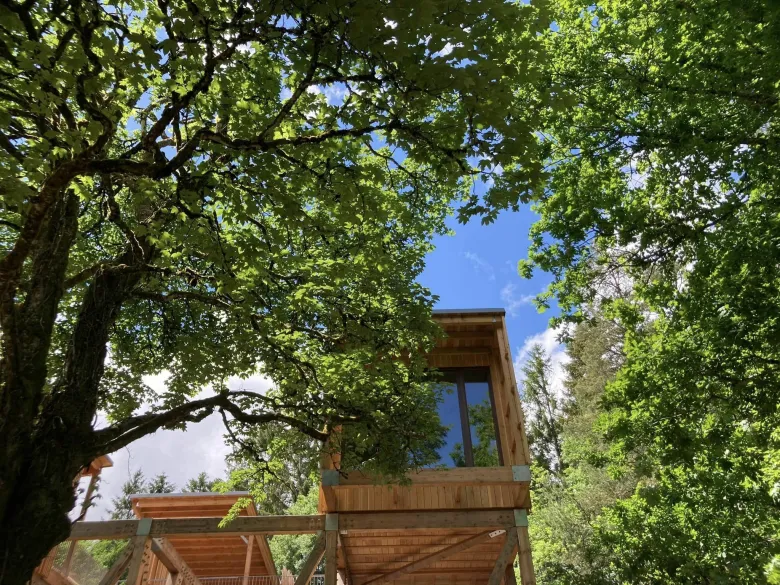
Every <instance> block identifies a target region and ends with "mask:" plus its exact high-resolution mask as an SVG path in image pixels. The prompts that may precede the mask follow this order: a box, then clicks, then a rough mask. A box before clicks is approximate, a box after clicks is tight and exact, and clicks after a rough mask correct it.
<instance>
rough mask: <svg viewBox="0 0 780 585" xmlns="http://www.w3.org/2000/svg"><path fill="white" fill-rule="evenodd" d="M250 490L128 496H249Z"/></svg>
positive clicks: (135, 497)
mask: <svg viewBox="0 0 780 585" xmlns="http://www.w3.org/2000/svg"><path fill="white" fill-rule="evenodd" d="M249 495H250V494H249V492H171V493H168V494H130V495H129V496H128V497H129V498H130V499H131V500H138V499H141V498H181V497H189V496H195V497H209V498H214V497H219V496H224V497H233V498H236V497H239V498H240V497H243V496H249Z"/></svg>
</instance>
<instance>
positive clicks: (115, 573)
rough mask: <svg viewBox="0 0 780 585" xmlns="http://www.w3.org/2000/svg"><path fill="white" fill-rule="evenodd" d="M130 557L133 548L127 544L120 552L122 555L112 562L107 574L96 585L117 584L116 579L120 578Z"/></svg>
mask: <svg viewBox="0 0 780 585" xmlns="http://www.w3.org/2000/svg"><path fill="white" fill-rule="evenodd" d="M132 556H133V547H132V546H131V545H130V544H128V545H127V546H126V547H125V549H124V550H123V551H122V554H121V555H119V558H118V559H117V560H116V561H114V564H113V565H111V568H110V569H108V572H107V573H106V574H105V575H103V578H102V579H101V580H100V583H99V584H98V585H114V583H116V582H117V579H119V577H121V576H122V573H124V572H125V569H126V568H127V565H129V564H130V558H131V557H132Z"/></svg>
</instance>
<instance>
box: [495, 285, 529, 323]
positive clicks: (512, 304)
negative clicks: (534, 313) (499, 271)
mask: <svg viewBox="0 0 780 585" xmlns="http://www.w3.org/2000/svg"><path fill="white" fill-rule="evenodd" d="M534 296H535V295H518V294H517V286H516V285H514V284H512V283H511V282H510V283H507V285H506V286H505V287H504V288H502V289H501V300H502V301H503V303H504V308H505V309H506V312H507V313H509V315H510V316H512V317H517V316H518V315H519V314H520V308H521V307H523V306H525V305H530V304H531V303H532V302H533V300H534Z"/></svg>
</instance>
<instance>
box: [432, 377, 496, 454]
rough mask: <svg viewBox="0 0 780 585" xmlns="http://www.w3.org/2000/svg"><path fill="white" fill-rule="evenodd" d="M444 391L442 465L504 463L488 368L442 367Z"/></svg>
mask: <svg viewBox="0 0 780 585" xmlns="http://www.w3.org/2000/svg"><path fill="white" fill-rule="evenodd" d="M442 380H443V384H444V392H443V393H442V394H443V396H442V401H441V403H440V404H439V418H440V419H441V423H442V424H443V425H444V426H445V427H446V428H447V434H446V436H445V442H444V446H443V447H442V448H441V449H439V465H446V466H448V467H449V466H454V467H495V466H498V465H501V446H500V445H499V443H498V440H497V435H496V416H495V408H494V405H493V395H492V391H491V387H490V370H489V369H488V368H468V369H466V368H458V369H446V370H442Z"/></svg>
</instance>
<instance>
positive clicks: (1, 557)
mask: <svg viewBox="0 0 780 585" xmlns="http://www.w3.org/2000/svg"><path fill="white" fill-rule="evenodd" d="M77 225H78V198H77V196H76V195H75V194H73V193H64V194H63V195H62V197H61V198H59V199H58V200H57V201H56V203H55V204H54V205H52V207H51V209H50V211H49V215H48V216H47V217H46V219H45V221H44V223H43V225H42V226H41V229H40V230H39V232H38V236H37V237H36V239H35V241H34V242H33V245H32V255H31V264H30V276H29V279H28V280H27V282H26V286H25V287H24V290H25V292H24V294H22V295H19V297H20V298H18V299H17V302H16V303H15V304H14V305H12V306H10V307H4V309H5V310H6V313H5V314H4V315H3V321H4V336H5V339H4V340H3V363H2V368H0V370H1V371H2V376H3V379H2V382H3V386H2V390H1V391H0V406H1V409H0V410H1V411H0V444H2V450H0V583H23V582H24V581H25V580H26V579H29V577H30V574H31V573H30V571H31V569H30V567H31V566H32V567H35V566H36V565H37V563H38V561H39V560H40V558H42V556H45V555H46V553H47V552H48V548H47V546H48V545H49V544H51V543H55V544H56V540H57V538H62V536H65V535H67V531H68V521H67V512H68V510H69V509H70V507H71V506H72V505H73V488H72V481H73V477H74V476H75V474H76V473H77V472H78V470H79V467H80V466H79V465H78V464H77V463H74V462H73V459H74V457H73V456H72V455H71V452H70V451H66V450H65V449H64V448H63V447H65V445H62V444H61V441H60V440H58V439H57V437H56V434H57V433H56V432H55V431H56V429H55V428H49V429H47V431H46V434H47V435H50V437H49V439H48V440H47V441H46V442H45V443H42V442H40V440H39V439H40V438H39V436H38V435H39V432H40V429H41V428H42V427H41V422H42V421H41V419H40V414H41V405H42V404H43V401H44V400H45V398H46V391H45V388H46V384H47V379H48V373H47V369H46V366H47V360H48V356H49V348H50V345H51V335H52V330H53V327H54V323H55V321H56V318H57V312H58V306H59V302H60V299H61V298H62V295H63V289H64V287H63V282H64V279H65V272H66V270H67V266H68V258H69V251H70V247H71V246H72V244H73V240H74V238H75V236H76V230H77ZM65 453H68V456H64V454H65ZM63 510H64V512H63ZM58 511H59V513H57V512H58Z"/></svg>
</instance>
